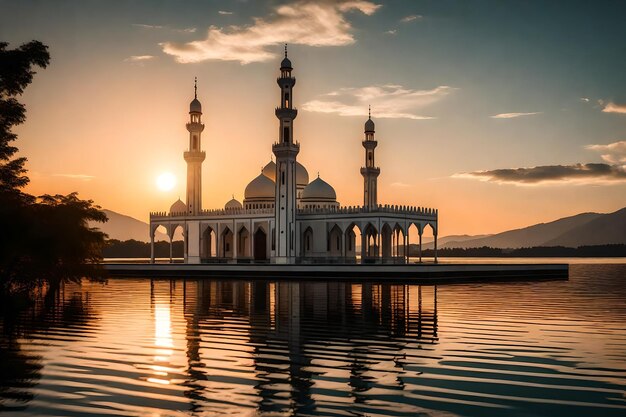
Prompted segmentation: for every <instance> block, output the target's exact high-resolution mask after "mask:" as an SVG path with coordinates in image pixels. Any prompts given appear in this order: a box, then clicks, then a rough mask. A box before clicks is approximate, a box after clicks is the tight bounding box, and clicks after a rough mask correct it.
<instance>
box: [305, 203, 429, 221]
mask: <svg viewBox="0 0 626 417" xmlns="http://www.w3.org/2000/svg"><path fill="white" fill-rule="evenodd" d="M363 213H393V214H413V215H418V216H429V217H434V218H436V217H437V215H438V214H439V212H438V210H437V209H433V208H428V207H416V206H398V205H390V204H379V205H378V206H376V207H373V208H369V207H367V206H346V207H319V208H318V207H310V208H301V209H298V214H363Z"/></svg>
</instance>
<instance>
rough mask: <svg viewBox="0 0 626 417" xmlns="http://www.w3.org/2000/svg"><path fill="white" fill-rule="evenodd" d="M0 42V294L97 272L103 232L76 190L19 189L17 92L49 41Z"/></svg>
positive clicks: (45, 59)
mask: <svg viewBox="0 0 626 417" xmlns="http://www.w3.org/2000/svg"><path fill="white" fill-rule="evenodd" d="M7 46H8V44H7V43H6V42H0V294H1V293H3V292H4V293H6V292H7V291H14V290H20V289H26V290H28V289H31V288H32V287H34V286H37V285H41V284H43V283H47V284H49V285H50V286H52V287H54V286H56V285H58V284H59V283H60V282H61V281H63V280H67V279H74V280H75V279H80V278H81V277H82V276H85V275H89V274H91V275H93V274H94V273H96V272H98V268H97V265H98V264H99V261H100V260H101V259H102V255H101V254H102V248H103V246H104V240H105V238H106V235H105V234H104V233H102V232H100V231H98V230H97V229H92V228H89V226H88V224H87V222H88V221H89V220H95V221H99V222H105V221H106V220H107V217H106V215H105V214H104V213H103V212H102V211H100V207H99V206H96V205H94V204H93V201H91V200H86V201H85V200H80V199H79V198H78V196H77V195H76V193H72V194H69V195H67V196H63V195H54V196H52V195H44V196H40V197H34V196H31V195H28V194H26V193H24V192H22V190H21V189H22V188H23V187H24V186H25V185H26V184H28V181H29V179H28V177H27V176H26V175H25V174H26V169H25V168H24V163H25V162H26V158H24V157H19V158H14V155H15V153H16V152H17V151H18V149H17V147H15V146H13V145H12V142H13V141H15V140H16V139H17V135H16V134H15V133H13V132H12V128H13V127H14V126H17V125H19V124H21V123H24V121H25V120H26V109H25V107H24V105H23V104H22V103H20V102H19V101H17V98H16V97H17V96H18V95H21V94H22V93H23V92H24V89H25V88H26V86H28V84H30V83H31V82H32V80H33V75H34V74H35V71H34V70H33V67H34V66H38V67H41V68H46V67H47V66H48V64H49V62H50V55H49V54H48V47H47V46H46V45H44V44H42V43H41V42H38V41H31V42H28V43H26V44H24V45H22V46H20V47H19V48H17V49H12V50H8V49H7Z"/></svg>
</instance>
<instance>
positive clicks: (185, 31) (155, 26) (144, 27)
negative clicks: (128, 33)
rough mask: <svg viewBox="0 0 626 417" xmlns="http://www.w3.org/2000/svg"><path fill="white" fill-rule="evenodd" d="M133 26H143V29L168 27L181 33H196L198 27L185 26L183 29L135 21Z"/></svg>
mask: <svg viewBox="0 0 626 417" xmlns="http://www.w3.org/2000/svg"><path fill="white" fill-rule="evenodd" d="M133 26H136V27H138V28H142V29H155V30H158V29H168V30H171V31H173V32H181V33H194V32H195V31H196V30H197V29H196V28H193V27H190V28H183V29H177V28H170V27H168V26H163V25H146V24H143V23H133Z"/></svg>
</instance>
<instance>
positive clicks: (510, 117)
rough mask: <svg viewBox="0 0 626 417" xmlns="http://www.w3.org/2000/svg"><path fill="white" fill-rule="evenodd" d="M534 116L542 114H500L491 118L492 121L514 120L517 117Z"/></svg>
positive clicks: (535, 112)
mask: <svg viewBox="0 0 626 417" xmlns="http://www.w3.org/2000/svg"><path fill="white" fill-rule="evenodd" d="M533 114H541V112H539V111H534V112H528V113H500V114H496V115H494V116H489V117H491V118H492V119H514V118H516V117H522V116H532V115H533Z"/></svg>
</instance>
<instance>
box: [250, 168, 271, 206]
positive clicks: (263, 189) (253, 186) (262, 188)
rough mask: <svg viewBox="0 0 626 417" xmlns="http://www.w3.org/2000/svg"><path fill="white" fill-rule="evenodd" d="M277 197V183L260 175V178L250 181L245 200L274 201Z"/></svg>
mask: <svg viewBox="0 0 626 417" xmlns="http://www.w3.org/2000/svg"><path fill="white" fill-rule="evenodd" d="M275 195H276V183H274V181H272V179H270V178H268V177H267V176H265V175H264V174H259V176H258V177H256V178H255V179H253V180H252V181H250V184H248V186H247V187H246V191H245V192H244V199H245V200H249V199H257V200H261V199H265V200H274V196H275Z"/></svg>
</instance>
